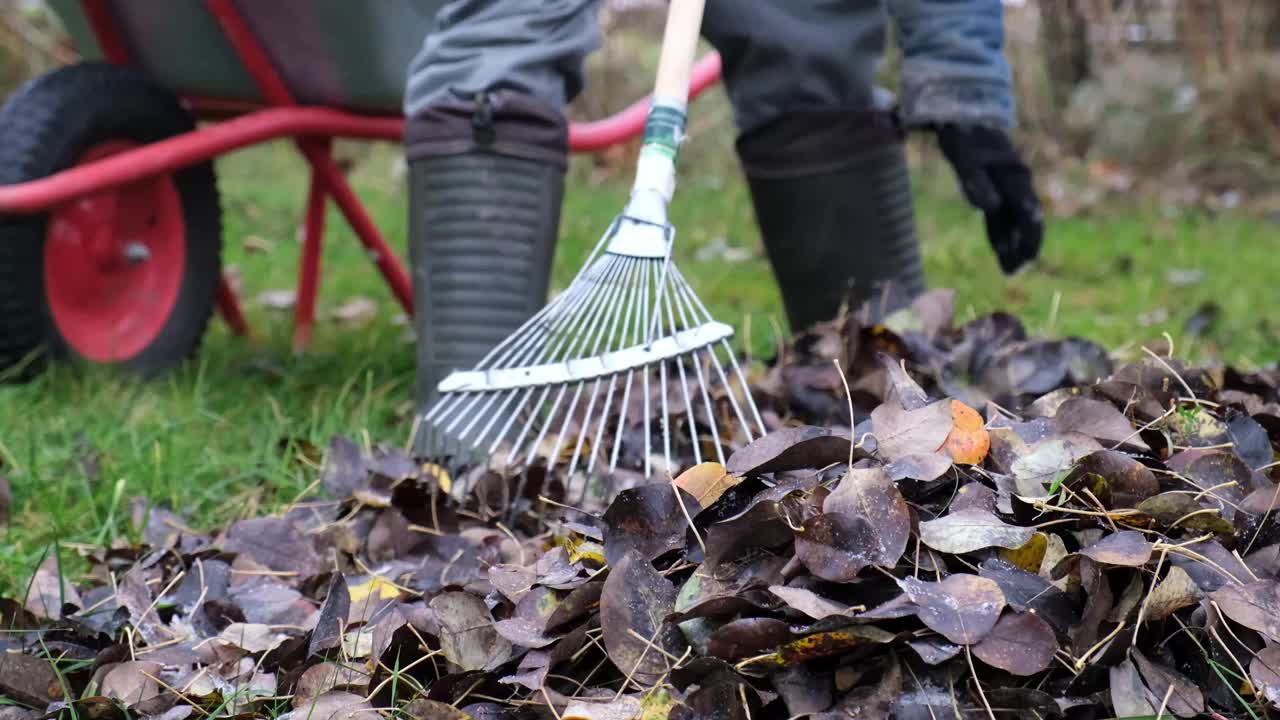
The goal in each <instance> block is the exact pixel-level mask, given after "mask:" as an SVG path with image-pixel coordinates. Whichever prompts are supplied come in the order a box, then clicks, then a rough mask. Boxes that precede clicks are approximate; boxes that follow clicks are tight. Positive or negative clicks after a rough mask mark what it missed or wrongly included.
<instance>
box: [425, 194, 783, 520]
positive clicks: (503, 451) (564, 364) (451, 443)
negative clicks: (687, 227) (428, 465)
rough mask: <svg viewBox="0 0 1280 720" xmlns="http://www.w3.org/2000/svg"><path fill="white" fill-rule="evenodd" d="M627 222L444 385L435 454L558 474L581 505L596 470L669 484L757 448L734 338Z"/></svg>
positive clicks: (666, 246) (667, 244)
mask: <svg viewBox="0 0 1280 720" xmlns="http://www.w3.org/2000/svg"><path fill="white" fill-rule="evenodd" d="M635 222H636V221H635V220H633V219H631V218H627V217H625V216H623V217H620V218H619V219H618V220H615V221H614V222H613V223H612V224H611V226H610V229H609V231H608V232H606V233H605V236H604V237H603V238H602V239H601V241H600V243H599V244H598V245H597V246H596V249H595V250H594V251H593V252H592V255H591V257H590V258H589V260H588V262H587V263H586V265H585V267H584V268H583V270H582V271H581V272H580V273H579V274H578V276H577V277H576V278H575V279H574V281H573V282H572V283H571V284H570V285H569V287H568V288H567V289H566V290H565V291H564V292H563V293H561V294H560V295H559V296H557V297H556V298H555V299H554V300H553V301H552V302H551V303H549V304H548V305H547V306H545V307H544V308H543V309H542V310H541V311H540V312H538V313H537V314H536V315H534V316H533V317H532V318H530V319H529V321H528V322H526V323H525V324H524V325H523V326H521V327H520V328H519V329H518V330H517V331H515V332H514V333H512V334H511V335H510V336H508V337H507V338H506V340H504V341H503V342H502V343H500V344H499V345H498V346H497V347H495V348H494V349H493V350H492V351H491V352H490V353H489V354H488V355H487V356H486V357H485V358H484V359H483V360H482V361H481V362H480V363H479V364H478V365H477V366H476V367H475V368H474V369H472V370H468V371H459V372H454V373H453V374H451V375H449V376H448V377H446V378H445V379H444V380H443V381H441V383H440V384H439V386H438V390H439V396H438V398H437V400H436V401H435V403H434V404H433V405H432V406H431V407H430V408H429V409H428V410H427V412H426V413H425V415H424V416H423V417H422V418H421V421H422V422H421V425H420V428H419V431H420V432H425V433H427V437H428V438H429V442H430V443H431V445H432V446H433V447H436V448H445V447H448V448H453V449H459V448H461V449H466V450H470V451H471V452H472V453H476V452H478V453H479V454H480V456H481V457H483V458H485V459H486V460H490V459H491V460H492V461H494V462H497V463H499V464H500V465H502V466H504V467H506V468H511V467H513V466H516V465H522V466H523V467H525V468H528V467H530V466H531V465H533V464H535V463H537V464H541V463H542V462H544V463H545V466H546V470H547V472H548V473H550V472H551V471H552V470H555V469H556V468H557V467H561V468H562V469H563V470H564V472H565V477H566V483H567V484H568V483H576V482H580V483H581V485H580V486H578V488H577V492H576V493H573V492H571V493H570V495H571V496H572V495H573V494H577V495H579V499H581V498H582V497H584V496H585V494H586V492H587V487H588V482H587V480H588V478H590V477H592V475H593V473H595V472H596V471H597V470H599V469H601V468H602V467H606V466H607V468H608V471H609V472H610V473H612V472H613V471H614V470H616V469H617V468H619V467H625V468H627V469H630V470H635V471H642V472H643V473H644V475H645V476H646V477H648V476H651V475H653V474H655V470H657V469H658V468H656V467H655V466H657V465H658V464H659V463H661V470H662V471H663V473H664V474H665V473H674V472H675V471H676V470H677V469H678V468H677V467H676V465H677V463H678V462H679V458H680V457H685V458H688V457H692V459H693V461H694V462H695V463H699V462H703V461H704V460H718V461H719V462H721V463H723V462H724V461H725V458H726V457H727V456H728V455H729V453H730V452H731V451H732V448H733V447H734V446H735V445H738V444H743V443H746V442H750V441H752V440H753V439H755V438H756V437H759V436H762V435H764V433H765V429H764V423H763V421H762V420H761V418H760V413H759V411H758V409H757V408H756V405H755V402H754V400H753V399H752V397H751V393H750V390H749V388H748V384H747V381H746V378H745V376H744V374H743V371H742V368H741V367H740V365H739V364H738V360H737V358H736V357H735V355H734V352H733V349H732V347H731V345H730V343H729V339H730V338H731V337H732V335H733V329H732V328H731V327H729V326H728V325H725V324H723V323H719V322H716V321H715V320H713V319H712V317H711V315H710V313H709V312H708V311H707V309H706V307H705V306H704V305H703V303H702V301H701V300H700V299H699V298H698V296H697V295H696V294H695V293H694V291H693V289H692V288H691V287H690V286H689V284H688V283H687V282H686V281H685V279H684V278H683V276H681V274H680V271H679V270H678V269H677V268H676V266H675V264H674V263H672V262H671V259H670V248H671V241H672V239H673V236H674V230H673V229H672V228H671V227H670V226H665V227H661V228H652V227H650V228H643V230H644V232H631V231H628V230H627V229H622V230H620V228H621V227H622V226H624V225H630V224H632V223H635ZM654 231H660V234H658V235H656V238H660V241H659V242H655V241H654V240H655V233H654ZM579 470H583V471H585V474H584V475H583V476H582V477H580V478H579V477H578V475H577V473H578V471H579ZM575 478H577V479H576V480H575ZM461 491H463V492H465V491H466V488H461ZM518 492H519V491H518ZM518 492H517V494H518Z"/></svg>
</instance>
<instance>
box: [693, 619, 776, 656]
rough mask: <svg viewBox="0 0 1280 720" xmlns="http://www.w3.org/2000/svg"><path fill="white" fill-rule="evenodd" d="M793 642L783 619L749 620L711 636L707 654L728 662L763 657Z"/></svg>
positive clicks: (732, 622)
mask: <svg viewBox="0 0 1280 720" xmlns="http://www.w3.org/2000/svg"><path fill="white" fill-rule="evenodd" d="M789 640H791V629H790V627H789V626H788V625H787V624H786V623H785V622H783V621H781V620H775V619H774V618H767V617H748V618H740V619H738V620H733V621H730V622H728V623H726V624H724V625H722V626H720V627H719V628H717V629H716V630H715V632H713V633H711V637H710V638H708V640H707V655H710V656H711V657H718V658H720V659H722V660H727V661H729V662H736V661H738V660H741V659H743V658H748V657H753V656H755V655H760V654H763V653H765V652H768V651H770V650H773V649H775V648H777V647H779V646H781V645H785V644H786V643H787V642H788V641H789Z"/></svg>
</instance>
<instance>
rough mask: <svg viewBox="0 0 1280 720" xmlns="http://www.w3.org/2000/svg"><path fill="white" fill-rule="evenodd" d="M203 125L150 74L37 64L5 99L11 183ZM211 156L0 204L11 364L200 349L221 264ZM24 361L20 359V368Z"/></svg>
mask: <svg viewBox="0 0 1280 720" xmlns="http://www.w3.org/2000/svg"><path fill="white" fill-rule="evenodd" d="M194 128H195V121H194V119H193V118H192V116H191V114H190V113H189V112H187V110H186V109H185V108H184V107H183V106H182V104H181V103H180V102H179V100H178V98H177V97H176V96H175V95H174V94H173V93H171V92H169V91H168V90H166V89H165V88H163V87H160V86H158V85H156V84H155V83H153V82H151V81H150V80H148V79H147V78H146V77H145V76H143V75H141V74H139V73H137V72H135V71H133V70H130V69H128V68H121V67H116V66H112V65H106V64H102V63H83V64H78V65H72V66H68V67H64V68H61V69H59V70H56V71H53V72H51V73H49V74H46V75H44V76H41V77H39V78H36V79H34V80H32V81H30V82H28V83H27V84H26V85H24V86H23V87H21V88H20V89H18V90H17V91H16V92H14V93H13V94H12V95H11V96H10V97H9V98H8V100H7V101H6V102H5V103H4V105H3V107H0V183H3V184H13V183H21V182H26V181H30V180H37V179H40V178H43V177H47V176H49V175H52V174H53V173H56V172H58V171H60V170H64V169H67V168H70V167H72V166H75V165H78V164H81V163H88V162H92V161H94V160H99V159H101V158H104V157H106V156H109V155H112V154H114V153H118V152H121V151H123V150H127V149H129V148H133V147H137V146H140V145H146V144H148V143H153V142H157V141H159V140H164V139H165V138H169V137H173V136H175V135H179V134H181V133H184V132H189V131H191V130H193V129H194ZM221 244H222V221H221V208H220V204H219V199H218V190H217V184H216V181H215V178H214V173H213V166H212V163H209V162H206V163H203V164H199V165H195V166H192V167H189V168H186V169H183V170H179V171H176V172H174V173H172V174H169V175H160V176H155V177H151V178H144V179H142V180H138V181H136V182H134V183H132V184H130V185H127V186H122V187H116V188H110V189H108V190H105V191H102V192H100V193H98V194H96V195H92V196H87V197H82V198H80V199H78V200H75V201H72V202H70V203H68V204H67V205H65V206H62V207H59V208H56V209H54V210H52V211H50V212H48V213H45V214H41V215H32V216H20V217H16V216H9V217H5V218H0V371H2V370H4V369H5V368H9V369H10V370H9V371H8V373H9V374H15V373H16V374H17V375H19V376H24V375H30V374H31V371H34V370H36V369H39V368H41V367H43V366H44V364H45V363H46V362H47V361H48V360H50V359H55V360H57V359H69V360H72V361H80V362H88V363H91V364H102V365H113V366H122V367H125V368H127V369H129V370H133V371H137V372H139V373H141V374H143V375H153V374H156V373H159V372H163V371H165V370H168V369H170V368H172V367H174V366H176V365H178V364H179V363H181V362H182V361H183V360H184V359H186V358H188V357H190V356H191V355H193V354H194V353H195V351H196V350H197V348H198V347H199V344H200V339H201V337H202V336H203V335H204V331H205V328H206V326H207V325H208V321H209V317H210V316H211V315H212V313H213V307H214V304H215V301H216V299H217V291H218V283H219V280H220V277H221V261H220V252H221ZM15 366H17V367H18V368H19V369H18V370H16V371H15V370H13V368H15Z"/></svg>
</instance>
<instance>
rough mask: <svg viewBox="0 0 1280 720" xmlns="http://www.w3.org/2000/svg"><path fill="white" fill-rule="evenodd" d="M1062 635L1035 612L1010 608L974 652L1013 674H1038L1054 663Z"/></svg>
mask: <svg viewBox="0 0 1280 720" xmlns="http://www.w3.org/2000/svg"><path fill="white" fill-rule="evenodd" d="M1057 651H1058V638H1057V636H1056V635H1054V632H1053V628H1051V627H1049V623H1047V622H1045V621H1044V620H1042V619H1040V616H1038V615H1036V614H1035V613H1034V612H1021V613H1020V612H1006V613H1004V615H1002V616H1001V617H1000V620H999V621H998V622H996V625H995V627H993V628H992V629H991V632H989V633H987V636H986V637H984V638H982V640H981V642H979V643H978V644H976V645H974V646H973V655H974V657H976V658H978V659H979V660H981V661H982V662H984V663H986V664H988V665H990V666H992V667H995V668H1000V669H1001V670H1004V671H1005V672H1008V673H1011V674H1013V675H1020V676H1027V675H1035V674H1036V673H1038V672H1041V671H1042V670H1044V669H1045V668H1048V667H1049V666H1050V665H1051V664H1053V656H1054V653H1056V652H1057Z"/></svg>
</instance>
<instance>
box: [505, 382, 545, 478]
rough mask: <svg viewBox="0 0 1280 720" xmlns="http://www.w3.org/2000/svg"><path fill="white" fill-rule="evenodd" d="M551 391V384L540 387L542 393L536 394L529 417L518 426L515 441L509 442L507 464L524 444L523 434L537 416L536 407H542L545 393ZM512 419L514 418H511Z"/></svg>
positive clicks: (531, 425)
mask: <svg viewBox="0 0 1280 720" xmlns="http://www.w3.org/2000/svg"><path fill="white" fill-rule="evenodd" d="M550 393H551V386H550V385H546V386H544V387H543V388H542V394H541V395H539V396H538V400H537V402H535V403H534V404H533V408H532V409H531V410H530V414H529V419H528V420H525V422H524V425H522V426H521V427H520V433H519V434H518V435H516V441H515V442H514V443H512V444H511V452H509V453H507V464H508V465H510V464H511V463H512V461H514V460H515V457H516V453H517V452H518V451H519V450H520V448H521V447H523V446H524V439H525V436H527V435H528V434H529V430H530V429H531V428H532V427H533V424H534V422H535V421H536V420H537V418H538V415H539V413H538V408H540V407H543V404H544V403H546V401H547V395H549V394H550ZM512 419H514V418H512Z"/></svg>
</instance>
